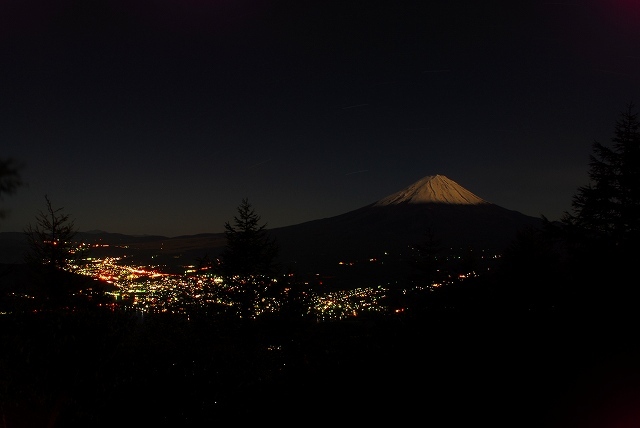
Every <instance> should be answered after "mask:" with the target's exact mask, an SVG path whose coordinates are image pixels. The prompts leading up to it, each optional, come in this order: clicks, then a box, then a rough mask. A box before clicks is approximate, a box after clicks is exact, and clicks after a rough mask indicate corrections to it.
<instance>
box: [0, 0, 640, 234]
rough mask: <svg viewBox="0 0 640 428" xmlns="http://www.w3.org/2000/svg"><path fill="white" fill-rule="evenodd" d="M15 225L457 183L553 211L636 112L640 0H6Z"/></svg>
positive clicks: (287, 220) (157, 223) (7, 123)
mask: <svg viewBox="0 0 640 428" xmlns="http://www.w3.org/2000/svg"><path fill="white" fill-rule="evenodd" d="M0 54H1V55H0V61H1V67H0V148H1V150H0V157H3V158H7V157H11V158H15V159H17V160H19V161H22V162H23V163H24V164H25V168H24V170H23V173H22V176H23V179H24V181H25V182H26V183H27V186H25V187H22V188H21V189H20V190H19V191H18V193H16V194H15V195H12V196H9V197H6V198H4V199H3V200H2V201H0V203H2V205H3V208H5V209H7V210H9V215H8V217H7V218H5V219H4V220H2V221H1V222H0V231H21V230H22V229H23V228H24V227H25V226H26V225H27V224H28V223H33V222H34V219H35V216H36V214H37V212H38V210H41V209H44V208H45V200H44V195H45V194H47V195H48V196H49V198H50V199H51V200H52V202H53V205H54V206H55V207H62V208H63V209H64V211H65V212H67V213H69V214H71V216H72V217H73V218H75V220H76V226H77V227H78V229H79V230H82V231H85V230H92V229H101V230H106V231H109V232H120V233H127V234H160V235H166V236H177V235H186V234H196V233H204V232H221V231H222V230H223V226H224V222H225V221H227V220H232V218H233V216H234V215H235V214H236V208H237V206H238V205H239V204H240V202H241V200H242V199H243V198H245V197H247V198H248V199H249V201H250V202H251V203H252V205H253V206H254V207H255V209H256V211H257V212H258V214H260V215H261V218H262V221H263V222H265V223H267V225H268V227H279V226H286V225H290V224H297V223H301V222H304V221H308V220H314V219H318V218H324V217H330V216H334V215H338V214H342V213H344V212H347V211H351V210H353V209H356V208H360V207H362V206H364V205H367V204H369V203H372V202H375V201H377V200H378V199H381V198H383V197H385V196H387V195H389V194H391V193H394V192H396V191H398V190H400V189H402V188H404V187H406V186H408V185H410V184H412V183H413V182H415V181H417V180H419V179H420V178H422V177H425V176H428V175H435V174H442V175H445V176H447V177H448V178H450V179H452V180H454V181H456V182H457V183H458V184H460V185H462V186H463V187H465V188H466V189H468V190H470V191H471V192H473V193H475V194H476V195H478V196H480V197H481V198H483V199H485V200H487V201H489V202H492V203H495V204H498V205H500V206H502V207H505V208H508V209H513V210H516V211H520V212H522V213H525V214H528V215H532V216H536V217H537V216H540V215H545V216H546V217H548V218H550V219H557V218H559V217H560V216H561V214H562V212H563V211H565V210H568V209H570V203H571V198H572V196H573V195H574V194H575V191H576V189H577V187H578V186H581V185H584V184H586V183H587V171H588V156H589V154H591V147H592V143H593V141H595V140H597V141H600V142H602V143H608V142H609V140H610V138H611V137H612V135H613V130H614V126H615V122H616V120H617V119H618V117H619V114H620V112H621V111H623V110H624V109H625V108H626V106H627V104H628V103H629V102H634V103H636V105H638V106H640V4H638V2H637V1H634V0H606V1H605V0H568V1H533V0H521V1H517V2H514V1H512V0H511V1H491V0H489V1H477V0H473V1H467V0H461V1H455V2H454V1H450V0H432V1H403V2H391V1H359V2H355V1H346V0H345V1H296V2H294V1H290V2H289V1H268V0H263V1H237V0H236V1H231V0H224V1H213V0H212V1H204V0H201V1H196V0H164V1H163V0H153V1H152V0H147V1H142V0H127V1H119V0H93V1H91V2H89V1H85V0H76V1H72V0H60V1H50V0H46V1H45V0H9V1H6V0H5V1H2V2H0Z"/></svg>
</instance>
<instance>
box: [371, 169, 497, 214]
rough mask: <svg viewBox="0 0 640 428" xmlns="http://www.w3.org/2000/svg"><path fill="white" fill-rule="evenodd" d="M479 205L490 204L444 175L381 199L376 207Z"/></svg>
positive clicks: (419, 182)
mask: <svg viewBox="0 0 640 428" xmlns="http://www.w3.org/2000/svg"><path fill="white" fill-rule="evenodd" d="M403 203H406V204H425V203H437V204H451V205H478V204H486V203H488V202H487V201H485V200H484V199H482V198H480V197H478V196H476V195H474V194H473V193H471V192H470V191H468V190H467V189H465V188H464V187H462V186H460V185H459V184H458V183H456V182H455V181H453V180H450V179H448V178H447V177H445V176H444V175H430V176H427V177H424V178H422V179H420V180H418V181H416V182H415V183H413V184H412V185H410V186H409V187H406V188H405V189H402V190H400V191H399V192H396V193H394V194H392V195H389V196H387V197H385V198H382V199H380V200H379V201H378V202H376V203H375V204H374V206H386V205H396V204H403Z"/></svg>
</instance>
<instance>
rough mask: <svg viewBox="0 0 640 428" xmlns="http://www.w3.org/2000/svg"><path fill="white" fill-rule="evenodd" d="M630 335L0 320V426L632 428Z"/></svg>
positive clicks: (429, 321)
mask: <svg viewBox="0 0 640 428" xmlns="http://www.w3.org/2000/svg"><path fill="white" fill-rule="evenodd" d="M628 321H629V320H628V319H627V318H626V317H623V316H622V315H620V316H619V317H618V318H612V317H611V316H606V317H605V316H598V315H597V314H591V315H589V316H585V314H584V313H583V314H582V315H579V314H577V313H576V314H571V315H570V314H568V313H565V314H559V313H549V312H544V313H536V312H532V313H525V312H521V313H508V312H506V311H504V312H496V311H482V310H456V309H455V308H449V309H447V308H445V307H441V308H439V309H438V310H434V311H432V312H430V313H426V312H425V313H422V314H419V315H415V316H406V315H404V316H402V317H396V316H390V315H389V316H378V317H372V318H368V319H359V320H347V321H338V322H327V323H311V322H306V321H292V320H287V321H285V320H283V319H281V320H271V321H269V322H266V321H265V322H250V323H246V324H240V323H238V322H237V320H231V319H213V318H206V317H202V318H199V317H197V316H194V317H191V319H187V318H185V317H178V316H159V315H155V316H149V315H144V316H142V315H139V314H135V313H125V312H111V311H107V310H99V309H97V308H93V309H86V310H79V311H76V312H74V313H68V312H60V311H57V312H56V311H52V312H46V313H25V314H12V315H4V316H0V343H2V348H1V350H0V397H1V407H0V416H1V419H0V426H2V427H11V428H17V427H89V426H91V427H103V426H104V427H106V426H113V425H114V424H118V425H120V424H124V423H126V424H127V425H129V424H142V425H143V426H181V427H184V426H198V427H201V426H216V424H218V423H240V424H244V423H249V422H254V421H255V422H257V423H261V424H267V423H269V424H283V423H287V424H293V423H296V424H309V423H327V424H334V423H356V424H358V425H365V424H370V423H376V424H380V423H393V424H403V423H410V422H412V421H415V420H419V421H420V423H421V424H423V425H426V426H465V425H468V424H472V425H474V426H475V425H489V426H494V427H495V426H505V427H507V426H508V427H514V426H517V427H529V426H530V427H545V428H546V427H563V428H566V427H582V428H584V427H611V426H615V427H627V426H628V427H631V426H637V422H638V421H639V420H640V419H638V417H640V411H638V409H640V406H639V404H640V400H639V397H640V395H639V393H640V389H639V388H640V366H639V365H638V363H637V362H638V361H640V359H639V357H640V349H639V345H638V342H637V341H636V340H635V338H636V335H635V333H634V331H633V329H632V328H626V327H625V325H627V324H625V323H627V322H628ZM416 418H419V419H416ZM634 422H635V424H634Z"/></svg>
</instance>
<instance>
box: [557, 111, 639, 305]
mask: <svg viewBox="0 0 640 428" xmlns="http://www.w3.org/2000/svg"><path fill="white" fill-rule="evenodd" d="M588 175H589V183H588V184H587V185H585V186H581V187H579V188H578V191H577V193H576V194H575V196H574V198H573V200H572V203H571V208H572V210H571V213H569V212H565V213H564V215H563V217H562V218H561V231H562V237H563V240H564V243H565V246H566V252H567V254H568V256H569V257H568V262H569V263H568V265H567V267H566V269H567V271H568V272H571V275H572V277H573V281H574V282H575V283H576V284H578V285H579V286H580V287H581V291H580V293H581V294H582V296H580V297H587V298H588V301H589V302H590V303H595V304H601V305H604V304H605V303H604V302H605V301H607V302H609V303H614V302H615V303H614V304H615V305H616V306H618V305H620V304H622V303H624V302H625V300H628V299H626V298H624V297H622V296H624V295H626V294H627V293H628V292H630V291H631V290H632V289H633V288H634V287H631V286H629V285H628V282H629V281H630V278H632V277H633V276H634V275H633V274H634V272H633V271H632V269H634V268H635V263H636V262H637V257H638V255H640V251H638V240H639V238H640V123H639V122H638V114H637V113H635V112H634V105H633V103H629V104H628V105H627V108H626V110H625V111H623V112H622V113H621V114H620V117H619V119H618V120H617V121H616V125H615V130H614V135H613V137H612V138H611V145H610V146H605V145H603V144H601V143H599V142H597V141H596V142H594V143H593V153H592V154H591V155H590V157H589V171H588ZM607 298H611V299H609V300H607Z"/></svg>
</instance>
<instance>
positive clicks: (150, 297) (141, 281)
mask: <svg viewBox="0 0 640 428" xmlns="http://www.w3.org/2000/svg"><path fill="white" fill-rule="evenodd" d="M82 245H83V246H86V244H82ZM94 248H95V246H94ZM124 249H125V248H123V250H124ZM123 252H124V251H123ZM369 262H370V263H375V262H376V260H375V259H371V260H369ZM339 264H340V265H343V266H353V265H354V262H340V263H339ZM183 268H184V273H183V274H176V273H167V271H168V270H169V269H167V267H166V266H164V265H161V264H158V265H136V264H135V263H134V260H133V259H132V258H131V257H127V256H126V255H122V256H117V257H114V256H105V257H86V258H84V259H82V263H79V264H77V265H72V266H70V269H72V270H74V271H75V272H76V273H79V274H82V275H86V276H89V277H91V278H94V279H96V280H101V281H104V282H106V283H108V284H111V285H113V286H114V287H113V289H112V290H111V291H108V292H107V294H109V295H110V296H112V297H113V303H112V306H113V307H114V308H118V309H122V310H135V311H139V312H141V313H169V314H179V315H184V316H187V317H188V316H190V315H192V314H194V313H196V312H197V313H200V314H212V315H214V314H221V313H227V314H229V313H232V314H233V313H235V314H236V315H238V314H239V310H238V305H237V302H234V301H233V298H232V297H231V296H232V295H233V291H234V290H231V289H230V288H229V286H228V285H225V284H224V282H223V281H222V279H221V278H219V277H216V276H215V275H213V274H211V273H207V272H206V271H205V272H204V273H203V272H202V271H200V272H198V269H196V266H194V265H188V266H183ZM475 275H477V274H476V273H475V272H471V273H466V274H459V275H457V278H456V279H457V280H463V279H464V278H465V277H468V276H475ZM291 276H293V275H292V274H291ZM292 283H293V282H292ZM304 285H308V282H305V283H304ZM440 285H442V284H440V283H432V284H431V285H430V286H429V287H428V289H434V288H437V287H438V286H440ZM389 288H390V286H389V284H372V285H371V286H366V287H357V288H353V289H348V290H330V291H322V292H319V291H310V288H308V287H307V288H305V290H306V291H304V292H302V296H300V297H301V298H302V301H304V305H305V308H306V309H303V311H302V312H303V313H302V314H301V315H306V316H311V317H313V319H315V320H316V321H317V322H325V321H334V320H343V319H347V318H356V317H359V316H362V315H365V314H368V313H382V312H387V311H389V308H387V307H386V306H385V304H384V303H383V302H384V298H385V297H386V296H387V294H388V292H389ZM405 291H406V290H405ZM282 305H283V302H282V301H280V300H278V298H274V297H269V298H267V297H264V298H260V299H256V301H255V302H254V306H253V315H252V317H254V318H257V317H259V316H261V315H264V314H268V313H277V312H278V311H280V310H281V309H282Z"/></svg>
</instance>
